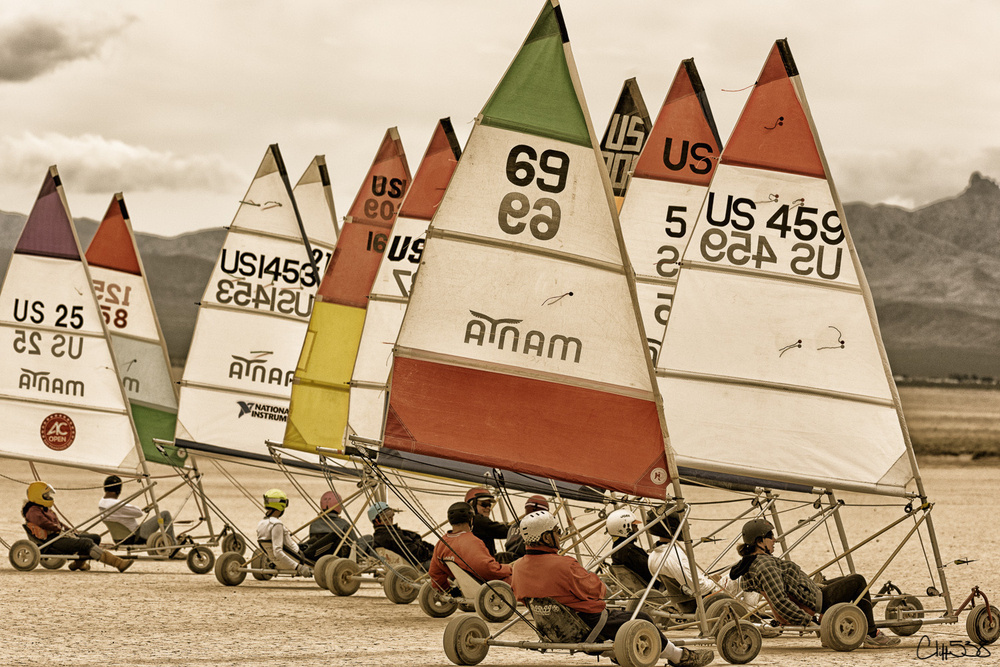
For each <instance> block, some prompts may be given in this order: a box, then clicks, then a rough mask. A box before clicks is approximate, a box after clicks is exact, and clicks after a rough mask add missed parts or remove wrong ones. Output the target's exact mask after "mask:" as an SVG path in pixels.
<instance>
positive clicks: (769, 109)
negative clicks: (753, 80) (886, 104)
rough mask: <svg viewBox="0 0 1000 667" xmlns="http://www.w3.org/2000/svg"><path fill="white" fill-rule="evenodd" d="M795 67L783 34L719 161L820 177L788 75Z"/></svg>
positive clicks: (820, 163) (820, 167)
mask: <svg viewBox="0 0 1000 667" xmlns="http://www.w3.org/2000/svg"><path fill="white" fill-rule="evenodd" d="M793 77H794V78H795V79H796V82H797V79H798V70H797V69H796V68H795V61H794V60H792V54H791V51H789V50H788V45H787V43H786V42H785V41H784V40H779V41H778V42H776V43H775V45H774V47H773V48H772V49H771V53H770V54H769V55H768V57H767V62H765V63H764V68H763V69H762V70H761V73H760V77H759V78H758V79H757V84H756V85H755V86H754V89H753V91H752V92H751V93H750V98H749V99H748V100H747V103H746V106H745V107H744V108H743V113H742V114H740V118H739V120H738V121H737V122H736V127H735V128H733V134H732V137H731V138H730V139H729V143H728V145H727V146H726V152H725V154H724V155H723V156H722V162H724V163H725V164H731V165H735V166H738V167H753V168H758V169H770V170H772V171H780V172H785V173H789V174H800V175H803V176H813V177H815V178H825V177H826V172H825V170H824V169H823V161H822V160H821V159H820V155H819V150H818V149H817V147H816V138H815V136H814V135H813V131H812V128H811V127H810V126H809V118H808V116H807V115H806V111H805V109H803V107H802V100H801V99H800V98H799V95H798V94H797V92H796V87H795V83H796V82H793V81H792V78H793Z"/></svg>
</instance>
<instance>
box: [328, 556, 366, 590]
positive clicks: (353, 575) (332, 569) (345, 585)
mask: <svg viewBox="0 0 1000 667" xmlns="http://www.w3.org/2000/svg"><path fill="white" fill-rule="evenodd" d="M358 572H359V569H358V564H357V563H355V562H354V561H353V560H351V559H350V558H337V559H336V560H334V561H333V562H332V563H330V564H329V565H327V566H326V588H327V590H329V591H330V592H331V593H333V594H334V595H354V594H355V593H357V592H358V589H359V588H361V580H360V579H358Z"/></svg>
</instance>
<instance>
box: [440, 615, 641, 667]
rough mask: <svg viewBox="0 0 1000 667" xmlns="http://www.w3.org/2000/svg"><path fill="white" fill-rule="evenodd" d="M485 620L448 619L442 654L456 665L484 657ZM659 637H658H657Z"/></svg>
mask: <svg viewBox="0 0 1000 667" xmlns="http://www.w3.org/2000/svg"><path fill="white" fill-rule="evenodd" d="M489 636H490V628H489V626H488V625H486V621H484V620H483V619H481V618H479V617H478V616H476V615H474V614H462V615H461V616H456V617H455V618H453V619H451V620H450V621H448V626H447V627H446V628H445V629H444V654H445V655H446V656H448V659H449V660H451V661H452V662H453V663H455V664H456V665H478V664H479V663H481V662H482V661H483V660H485V659H486V654H487V653H489V651H490V646H489V644H487V643H486V642H485V641H482V640H485V639H487V638H489ZM657 639H659V638H657Z"/></svg>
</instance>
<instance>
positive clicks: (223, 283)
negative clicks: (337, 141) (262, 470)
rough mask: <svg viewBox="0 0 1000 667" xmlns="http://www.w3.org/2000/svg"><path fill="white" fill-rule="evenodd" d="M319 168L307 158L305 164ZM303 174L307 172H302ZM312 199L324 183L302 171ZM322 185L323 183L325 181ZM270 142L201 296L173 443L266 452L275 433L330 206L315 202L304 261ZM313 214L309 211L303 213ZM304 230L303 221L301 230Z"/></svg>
mask: <svg viewBox="0 0 1000 667" xmlns="http://www.w3.org/2000/svg"><path fill="white" fill-rule="evenodd" d="M313 169H318V163H317V162H314V163H313V165H311V166H310V170H313ZM308 174H309V172H307V176H308ZM313 183H319V184H320V187H313V188H310V190H311V192H312V193H313V196H315V195H317V194H318V195H321V196H322V197H323V199H324V200H326V198H327V195H326V193H325V192H324V189H328V185H325V184H323V183H322V180H321V179H315V178H312V177H304V183H302V184H301V185H306V184H313ZM327 183H328V180H327ZM293 203H294V200H293V198H292V197H291V193H290V190H289V186H288V181H287V174H286V173H285V172H284V165H283V163H282V162H281V156H280V153H278V149H277V146H276V145H274V146H271V147H270V148H269V149H268V151H267V153H266V154H265V156H264V160H263V161H262V162H261V165H260V168H259V169H258V170H257V174H256V175H255V177H254V180H253V182H252V183H251V185H250V189H249V190H248V191H247V194H246V196H245V197H244V198H243V200H241V202H240V207H239V209H238V210H237V213H236V217H235V218H234V220H233V223H232V225H231V226H230V228H229V234H227V236H226V240H225V243H224V245H223V248H222V251H221V253H220V255H219V260H218V261H217V262H216V265H215V268H214V269H213V271H212V274H211V278H210V279H209V283H208V287H207V288H206V290H205V295H204V297H203V298H202V301H201V304H200V308H199V312H198V321H197V324H196V326H195V331H194V336H193V338H192V340H191V349H190V352H189V353H188V359H187V365H186V366H185V369H184V378H183V380H182V382H181V398H180V409H179V412H178V432H177V433H178V435H177V439H178V444H179V445H184V446H193V447H194V448H196V449H197V448H198V447H197V446H196V445H201V446H202V448H203V449H208V450H209V451H212V450H216V451H218V450H223V451H222V453H224V454H227V455H232V456H237V457H239V456H241V455H243V456H249V457H256V458H259V457H261V456H268V453H267V447H266V445H265V441H267V440H280V439H281V436H282V434H283V433H284V428H285V420H286V417H287V414H288V402H289V397H290V395H291V383H292V378H293V377H294V373H295V365H296V361H297V359H298V354H299V350H300V348H301V345H302V339H303V337H304V336H305V332H306V326H307V324H308V321H309V315H310V314H311V312H312V308H313V302H314V298H315V293H316V289H317V287H318V286H319V282H320V279H321V277H322V272H323V271H324V269H325V267H326V264H327V263H328V262H329V260H330V257H331V256H332V254H333V247H332V239H333V238H334V236H335V231H334V230H333V224H332V218H331V217H330V216H331V214H332V210H331V209H329V207H327V208H326V209H324V205H323V203H322V202H320V204H319V205H317V204H315V203H312V204H309V205H307V206H306V207H305V210H306V211H310V212H314V211H319V212H320V213H321V215H319V217H320V218H324V217H325V220H320V221H318V222H316V223H314V222H310V223H309V226H312V225H316V226H318V228H319V229H320V230H322V229H323V228H324V226H326V225H329V228H328V230H327V232H326V234H322V233H318V234H317V236H318V238H317V240H316V242H315V243H314V244H313V245H312V260H313V262H315V265H314V264H313V262H311V261H310V257H309V256H308V253H307V251H306V239H305V237H304V236H303V227H307V226H306V224H305V223H303V225H301V226H300V224H299V220H298V216H297V215H296V211H295V209H294V208H293ZM310 215H313V214H310ZM307 228H308V227H307Z"/></svg>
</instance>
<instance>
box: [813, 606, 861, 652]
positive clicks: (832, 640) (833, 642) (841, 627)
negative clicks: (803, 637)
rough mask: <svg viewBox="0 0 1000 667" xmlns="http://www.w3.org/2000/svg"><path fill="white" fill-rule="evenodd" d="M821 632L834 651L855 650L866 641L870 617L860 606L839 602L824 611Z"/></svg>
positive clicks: (822, 637)
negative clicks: (868, 617) (867, 617)
mask: <svg viewBox="0 0 1000 667" xmlns="http://www.w3.org/2000/svg"><path fill="white" fill-rule="evenodd" d="M819 633H820V634H819V636H820V638H821V639H822V640H823V643H824V644H826V645H827V646H829V647H830V648H832V649H833V650H834V651H853V650H854V649H856V648H858V647H859V646H861V644H862V643H863V642H864V641H865V635H867V634H868V619H866V618H865V613H864V612H863V611H861V608H860V607H857V606H855V605H853V604H851V603H850V602H838V603H837V604H835V605H833V606H832V607H830V608H829V609H827V610H826V612H824V614H823V621H822V622H821V623H820V625H819Z"/></svg>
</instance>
